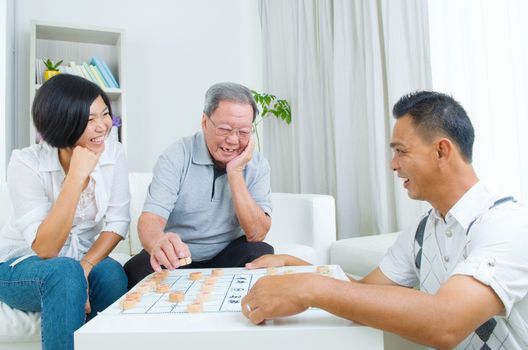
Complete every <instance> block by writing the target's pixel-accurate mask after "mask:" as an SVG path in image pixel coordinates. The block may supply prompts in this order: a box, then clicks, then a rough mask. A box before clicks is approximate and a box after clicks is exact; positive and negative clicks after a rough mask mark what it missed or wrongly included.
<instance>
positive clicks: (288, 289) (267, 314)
mask: <svg viewBox="0 0 528 350" xmlns="http://www.w3.org/2000/svg"><path fill="white" fill-rule="evenodd" d="M320 277H321V276H319V275H316V274H313V273H298V274H289V275H282V276H266V277H262V278H260V279H259V280H258V281H257V283H255V285H254V286H253V288H251V290H250V291H249V293H248V294H247V295H246V296H245V297H244V298H243V299H242V313H243V314H244V316H246V317H247V318H248V319H249V320H250V321H251V322H252V323H254V324H259V323H262V322H264V321H265V320H267V319H273V318H277V317H285V316H291V315H295V314H298V313H301V312H303V311H305V310H306V309H308V307H309V306H310V303H311V300H312V298H313V295H312V294H313V291H314V290H315V288H313V286H314V282H317V280H318V279H319V278H320Z"/></svg>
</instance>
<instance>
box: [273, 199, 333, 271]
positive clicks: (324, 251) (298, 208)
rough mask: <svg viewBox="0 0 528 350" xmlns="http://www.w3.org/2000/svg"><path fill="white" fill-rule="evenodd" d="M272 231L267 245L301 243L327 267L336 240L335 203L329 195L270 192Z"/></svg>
mask: <svg viewBox="0 0 528 350" xmlns="http://www.w3.org/2000/svg"><path fill="white" fill-rule="evenodd" d="M271 200H272V203H273V214H272V223H271V229H270V231H269V232H268V235H267V236H266V240H265V241H266V242H268V243H270V244H271V245H273V244H274V243H276V244H277V245H280V244H285V243H288V244H301V245H305V246H309V247H312V248H313V249H314V250H315V253H316V257H317V261H315V262H314V263H318V264H327V263H328V262H329V257H330V246H331V244H332V242H335V240H336V221H335V202H334V198H333V197H332V196H328V195H318V194H294V193H273V194H272V197H271Z"/></svg>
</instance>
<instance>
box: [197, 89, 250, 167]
mask: <svg viewBox="0 0 528 350" xmlns="http://www.w3.org/2000/svg"><path fill="white" fill-rule="evenodd" d="M252 122H253V108H252V107H251V104H246V103H238V102H232V101H226V100H224V101H220V103H219V104H218V108H216V110H215V111H214V112H213V113H212V114H211V115H210V116H209V117H208V116H206V115H205V114H204V115H203V117H202V130H203V133H204V135H205V142H206V143H207V149H208V150H209V153H210V154H211V156H212V157H213V159H214V161H215V163H216V164H217V165H219V166H225V165H226V164H227V163H228V162H229V161H230V160H232V159H233V158H235V157H236V156H238V155H239V154H240V153H241V152H242V151H243V150H244V149H245V148H246V146H247V144H248V142H249V138H250V137H251V135H252V133H251V130H252Z"/></svg>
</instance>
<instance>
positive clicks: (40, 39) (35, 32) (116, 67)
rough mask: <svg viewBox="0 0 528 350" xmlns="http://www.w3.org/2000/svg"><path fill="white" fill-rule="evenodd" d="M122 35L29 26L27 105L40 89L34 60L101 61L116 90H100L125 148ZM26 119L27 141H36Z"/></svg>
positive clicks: (44, 24)
mask: <svg viewBox="0 0 528 350" xmlns="http://www.w3.org/2000/svg"><path fill="white" fill-rule="evenodd" d="M124 39H125V33H124V31H123V30H120V29H112V28H101V27H88V26H77V25H69V24H60V23H51V22H39V21H33V22H32V23H31V35H30V50H29V51H30V57H29V72H30V74H29V79H30V82H29V89H30V91H29V99H30V101H29V103H30V110H31V104H32V103H33V99H34V97H35V93H36V91H37V90H38V89H39V88H40V87H41V84H38V83H37V74H38V70H37V60H39V59H42V58H45V59H48V58H50V59H52V60H53V61H58V60H64V62H63V64H68V63H69V62H76V63H82V62H90V61H91V59H92V57H94V56H97V57H99V58H101V59H102V60H103V61H104V62H105V63H106V64H107V65H108V68H109V69H110V72H111V74H112V75H113V76H114V77H115V78H116V80H117V81H118V83H119V88H103V90H104V91H105V92H106V93H107V94H108V97H109V99H110V101H111V105H112V112H113V114H114V115H115V116H119V117H120V118H121V122H122V126H121V130H120V132H119V134H120V138H119V141H121V143H123V145H124V146H125V150H126V149H127V138H126V136H127V133H126V128H127V124H128V121H127V118H126V116H127V115H126V105H125V95H126V94H125V91H126V81H125V77H124V74H123V72H124V65H125V55H124V51H125V50H124V41H125V40H124ZM29 118H30V123H29V125H30V128H29V129H30V130H29V140H30V142H31V143H34V142H36V141H37V139H36V132H35V128H34V126H33V122H32V120H31V115H30V116H29Z"/></svg>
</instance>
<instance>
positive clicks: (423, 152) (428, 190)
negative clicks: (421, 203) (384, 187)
mask: <svg viewBox="0 0 528 350" xmlns="http://www.w3.org/2000/svg"><path fill="white" fill-rule="evenodd" d="M391 148H392V149H393V152H394V155H393V157H392V161H391V167H392V169H393V170H394V171H396V172H397V174H398V177H400V178H402V179H403V187H405V188H406V189H407V193H408V194H409V197H411V198H412V199H418V200H426V201H430V200H432V199H434V198H435V196H436V194H435V188H437V186H436V185H437V183H438V181H439V180H440V179H439V175H438V174H439V171H438V163H437V159H438V157H437V153H436V149H435V147H434V143H431V144H429V143H427V142H425V141H424V140H423V138H422V137H421V136H420V134H419V133H418V131H417V130H416V128H415V127H414V125H413V124H412V119H411V117H410V116H408V115H406V116H403V117H401V118H399V119H398V120H397V121H396V124H395V125H394V130H393V132H392V140H391Z"/></svg>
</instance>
